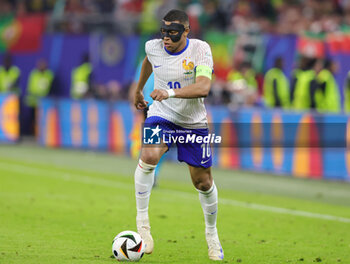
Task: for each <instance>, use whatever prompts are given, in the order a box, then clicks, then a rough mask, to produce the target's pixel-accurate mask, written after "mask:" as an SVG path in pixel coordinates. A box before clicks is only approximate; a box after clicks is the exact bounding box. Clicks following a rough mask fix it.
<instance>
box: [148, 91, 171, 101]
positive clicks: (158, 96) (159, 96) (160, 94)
mask: <svg viewBox="0 0 350 264" xmlns="http://www.w3.org/2000/svg"><path fill="white" fill-rule="evenodd" d="M150 96H151V97H152V99H153V100H156V101H159V102H161V101H163V100H165V99H168V98H169V94H168V92H167V91H166V90H159V89H155V90H153V92H152V93H151V95H150Z"/></svg>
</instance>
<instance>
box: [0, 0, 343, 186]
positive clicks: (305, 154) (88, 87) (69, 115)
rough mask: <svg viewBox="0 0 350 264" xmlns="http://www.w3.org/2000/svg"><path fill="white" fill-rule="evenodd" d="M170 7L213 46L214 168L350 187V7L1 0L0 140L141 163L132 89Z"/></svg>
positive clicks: (303, 2)
mask: <svg viewBox="0 0 350 264" xmlns="http://www.w3.org/2000/svg"><path fill="white" fill-rule="evenodd" d="M172 8H181V9H184V10H186V12H187V13H188V14H189V16H190V21H191V37H196V38H201V39H203V40H206V41H207V42H209V43H210V45H211V48H212V52H213V57H214V65H215V66H214V67H215V68H214V70H215V78H214V81H213V85H212V89H211V93H210V95H209V96H208V98H207V99H206V102H207V106H208V114H209V121H210V123H211V124H212V125H211V126H212V127H211V129H212V130H213V132H214V133H215V134H217V135H221V136H222V137H223V141H224V143H223V146H224V147H220V148H215V149H214V152H215V156H214V157H215V158H214V165H215V166H216V167H220V168H227V169H242V170H253V171H264V172H269V173H274V174H286V175H292V176H295V177H302V178H315V179H322V178H324V179H337V180H344V181H348V180H349V175H350V152H348V149H347V146H348V144H350V121H349V116H348V114H347V113H348V111H350V95H348V91H350V85H349V84H350V82H349V80H348V72H349V70H350V1H346V0H333V1H325V0H324V1H316V0H300V1H297V0H289V1H280V0H271V1H267V0H251V1H239V0H236V1H228V0H217V1H196V0H193V1H190V0H162V1H161V0H149V1H146V0H114V1H113V0H110V1H108V0H104V1H91V0H66V1H64V0H56V1H55V0H27V1H20V0H18V1H6V0H1V1H0V62H1V64H2V65H3V67H2V68H1V72H0V93H1V95H0V141H1V142H2V143H13V144H18V143H19V142H21V141H23V140H24V141H25V140H27V139H28V136H32V137H35V141H36V142H37V143H38V144H40V145H42V146H48V147H65V148H79V149H89V150H97V151H111V152H114V153H119V154H125V155H130V156H133V157H137V154H138V150H139V147H140V146H139V142H138V140H137V139H138V138H140V133H141V129H140V128H141V123H142V115H141V114H140V113H137V112H136V111H135V110H134V109H133V107H132V106H131V105H130V103H129V99H130V98H129V88H130V86H131V85H132V83H133V80H134V75H135V71H136V68H137V65H138V63H139V62H140V60H141V59H142V58H143V57H144V43H145V41H147V40H148V39H151V38H154V37H157V36H158V31H159V21H160V19H161V18H162V16H163V15H164V14H165V13H166V12H167V11H168V10H169V9H172ZM5 68H6V69H9V70H5ZM34 69H36V73H38V71H42V72H45V76H44V77H40V78H42V79H40V78H39V77H37V79H35V76H34V75H35V74H34V73H35V72H34V71H33V70H34ZM32 75H33V76H32ZM32 77H33V78H32ZM43 83H44V84H43ZM167 158H168V159H169V160H175V159H176V158H175V156H174V155H172V154H170V155H168V157H167Z"/></svg>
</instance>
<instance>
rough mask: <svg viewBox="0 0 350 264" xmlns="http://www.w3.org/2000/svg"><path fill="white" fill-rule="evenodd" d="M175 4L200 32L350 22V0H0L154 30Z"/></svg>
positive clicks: (73, 20)
mask: <svg viewBox="0 0 350 264" xmlns="http://www.w3.org/2000/svg"><path fill="white" fill-rule="evenodd" d="M172 8H180V9H183V10H185V11H186V12H187V13H188V14H189V16H190V19H191V27H192V33H193V34H194V35H195V36H198V35H200V34H201V33H202V30H203V29H205V30H207V29H216V30H220V31H225V32H237V33H242V32H271V33H282V34H291V33H293V34H299V33H302V32H305V31H309V32H313V33H322V32H334V31H337V30H339V29H343V28H344V27H345V28H347V27H348V25H350V1H349V0H11V1H10V0H0V16H1V15H4V14H6V13H15V14H17V15H23V14H27V13H33V12H48V13H53V14H54V16H53V18H54V20H55V21H54V23H56V27H54V28H55V29H56V30H63V31H69V32H73V33H74V32H75V33H80V32H84V31H89V30H94V29H95V28H96V27H97V26H98V25H100V27H101V29H104V30H106V29H107V30H117V31H118V30H119V31H124V32H125V31H126V32H130V33H131V32H142V33H154V32H157V31H158V28H159V24H158V23H159V19H160V18H161V17H163V16H164V14H165V12H166V11H167V10H169V9H172ZM91 18H93V19H91Z"/></svg>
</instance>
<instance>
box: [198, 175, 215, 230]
mask: <svg viewBox="0 0 350 264" xmlns="http://www.w3.org/2000/svg"><path fill="white" fill-rule="evenodd" d="M198 192H199V201H200V202H201V205H202V209H203V213H204V220H205V232H206V233H207V234H208V233H209V234H216V233H217V229H216V217H217V213H218V190H217V189H216V186H215V183H214V182H213V185H212V186H211V187H210V189H209V190H207V191H200V190H198Z"/></svg>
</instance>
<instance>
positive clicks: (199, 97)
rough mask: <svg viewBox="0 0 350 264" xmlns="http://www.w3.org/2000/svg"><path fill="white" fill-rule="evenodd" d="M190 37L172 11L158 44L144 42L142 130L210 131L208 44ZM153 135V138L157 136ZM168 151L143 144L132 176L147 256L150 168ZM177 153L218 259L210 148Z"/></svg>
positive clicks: (139, 104)
mask: <svg viewBox="0 0 350 264" xmlns="http://www.w3.org/2000/svg"><path fill="white" fill-rule="evenodd" d="M189 32H190V28H189V20H188V16H187V14H186V13H185V12H183V11H180V10H171V11H169V12H168V13H167V14H166V15H165V16H164V18H163V21H162V26H161V36H162V39H154V40H150V41H148V42H146V45H145V50H146V57H145V59H144V61H143V65H142V69H141V74H140V80H139V82H138V85H137V88H136V91H135V100H134V104H135V106H136V108H137V109H144V108H146V107H147V102H146V101H145V100H144V96H143V93H142V89H143V86H144V85H145V83H146V81H147V79H148V77H149V76H150V75H151V73H152V72H153V73H154V90H153V92H152V93H151V97H152V98H153V100H154V102H153V104H152V105H151V106H150V109H149V111H148V115H147V119H146V121H145V126H150V127H156V128H157V130H158V129H159V130H163V131H168V130H172V131H179V130H182V131H186V133H191V134H195V135H197V136H205V135H208V133H209V130H208V124H207V117H206V110H205V106H204V102H203V100H204V99H203V97H206V96H207V95H208V93H209V90H210V86H211V78H212V72H213V58H212V54H211V50H210V47H209V45H208V44H207V43H206V42H204V41H201V40H198V39H188V38H187V35H188V33H189ZM157 130H156V131H154V133H157ZM175 135H176V133H175ZM173 136H174V135H173ZM170 146H171V143H165V142H164V141H162V142H161V143H160V144H159V145H147V144H143V145H142V149H141V154H140V160H139V164H138V165H137V167H136V171H135V194H136V207H137V216H136V224H137V230H138V232H139V234H140V235H141V237H142V238H143V240H144V241H145V245H146V248H145V252H146V253H148V254H150V253H152V251H153V238H152V236H151V232H150V223H149V217H148V204H149V197H150V194H151V190H152V184H153V179H154V169H155V167H156V166H157V163H158V161H159V159H160V158H161V157H162V155H163V154H164V153H165V152H166V151H168V149H169V148H170ZM177 148H178V149H177V150H178V160H179V161H184V162H186V163H187V164H188V166H189V171H190V174H191V178H192V182H193V184H194V186H195V188H196V189H197V190H198V192H199V200H200V203H201V205H202V209H203V213H204V219H205V226H206V228H205V234H206V240H207V244H208V255H209V258H210V259H212V260H222V259H223V258H224V254H223V250H222V247H221V244H220V241H219V237H218V233H217V229H216V218H217V209H218V192H217V189H216V186H215V183H214V181H213V178H212V175H211V170H210V167H211V165H212V157H211V151H210V146H209V144H197V143H187V144H180V143H179V142H177Z"/></svg>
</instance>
